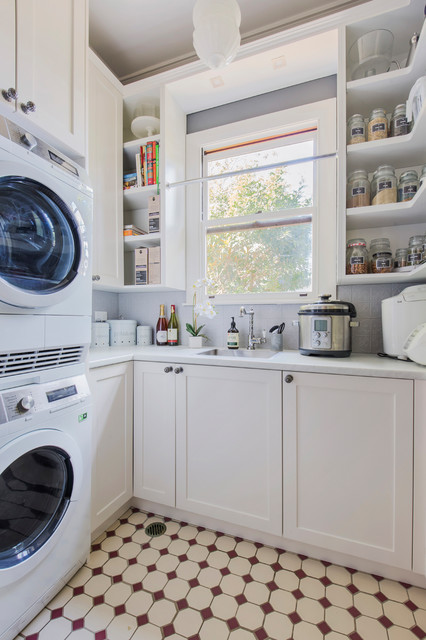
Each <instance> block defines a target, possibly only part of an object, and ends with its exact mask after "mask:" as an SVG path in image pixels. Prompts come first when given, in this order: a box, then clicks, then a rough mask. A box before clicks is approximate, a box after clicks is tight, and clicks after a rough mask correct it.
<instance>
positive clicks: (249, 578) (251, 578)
mask: <svg viewBox="0 0 426 640" xmlns="http://www.w3.org/2000/svg"><path fill="white" fill-rule="evenodd" d="M242 578H243V580H244V582H245V583H246V584H248V583H249V582H254V578H253V576H251V575H250V574H249V573H246V575H245V576H242ZM269 584H272V582H270V583H269ZM274 584H275V583H274ZM266 586H268V585H266ZM277 589H278V587H277Z"/></svg>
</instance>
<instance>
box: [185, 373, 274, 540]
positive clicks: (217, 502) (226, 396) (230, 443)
mask: <svg viewBox="0 0 426 640" xmlns="http://www.w3.org/2000/svg"><path fill="white" fill-rule="evenodd" d="M182 368H183V371H182V372H181V373H180V374H179V375H177V376H176V460H177V469H176V479H177V487H176V506H177V507H179V508H182V509H186V510H188V511H192V512H194V513H198V514H201V515H205V516H210V517H213V518H219V519H221V520H224V521H226V522H230V523H234V524H237V525H243V526H247V527H251V528H253V529H257V530H258V531H267V532H269V533H274V534H281V531H282V498H281V495H282V493H281V487H282V464H281V388H280V387H281V373H280V372H278V371H266V370H261V369H239V368H234V367H216V366H210V367H208V366H191V365H182Z"/></svg>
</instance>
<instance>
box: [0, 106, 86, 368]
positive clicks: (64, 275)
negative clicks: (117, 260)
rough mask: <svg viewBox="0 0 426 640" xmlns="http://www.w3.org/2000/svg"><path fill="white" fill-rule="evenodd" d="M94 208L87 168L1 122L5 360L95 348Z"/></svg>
mask: <svg viewBox="0 0 426 640" xmlns="http://www.w3.org/2000/svg"><path fill="white" fill-rule="evenodd" d="M92 209H93V192H92V189H91V187H90V186H89V181H88V176H87V174H86V172H85V170H84V169H83V168H82V167H80V166H79V165H78V164H76V163H75V162H73V161H71V160H70V159H68V158H66V157H65V156H64V155H63V154H61V153H60V152H58V151H56V150H55V149H54V148H53V147H51V146H49V145H47V144H46V143H44V142H43V140H41V139H39V138H36V137H35V136H33V135H31V134H29V133H27V132H26V131H24V130H23V129H22V128H21V127H19V126H17V125H16V124H15V123H13V122H11V121H9V120H7V119H6V118H4V117H0V328H1V331H0V361H1V359H2V357H3V356H4V357H6V355H7V354H9V355H10V354H12V365H13V366H14V355H15V354H16V353H17V352H23V351H28V352H31V351H32V350H33V351H37V353H38V352H39V351H40V350H41V351H42V352H43V350H49V349H57V348H61V347H74V348H77V347H81V348H84V347H85V346H87V345H88V344H90V338H91V336H90V331H91V311H92V310H91V292H92V279H91V235H92ZM42 355H43V353H42ZM65 355H67V354H65ZM68 355H69V353H68ZM83 355H84V354H83ZM61 364H66V362H64V363H62V362H59V363H57V364H54V365H53V366H60V365H61ZM13 366H12V371H11V372H12V373H13ZM38 368H41V365H40V364H38ZM28 370H29V369H28ZM25 371H26V369H25V368H24V369H19V368H18V370H17V371H16V373H23V372H25ZM7 373H10V372H7ZM0 375H1V371H0Z"/></svg>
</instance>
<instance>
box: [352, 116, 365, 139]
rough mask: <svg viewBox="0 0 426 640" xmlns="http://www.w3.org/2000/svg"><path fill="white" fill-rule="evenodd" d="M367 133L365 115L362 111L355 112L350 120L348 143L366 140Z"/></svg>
mask: <svg viewBox="0 0 426 640" xmlns="http://www.w3.org/2000/svg"><path fill="white" fill-rule="evenodd" d="M365 133H366V131H365V121H364V116H362V115H361V114H360V113H355V114H354V115H353V116H351V117H350V118H349V120H348V144H357V143H358V142H365V140H366V137H365Z"/></svg>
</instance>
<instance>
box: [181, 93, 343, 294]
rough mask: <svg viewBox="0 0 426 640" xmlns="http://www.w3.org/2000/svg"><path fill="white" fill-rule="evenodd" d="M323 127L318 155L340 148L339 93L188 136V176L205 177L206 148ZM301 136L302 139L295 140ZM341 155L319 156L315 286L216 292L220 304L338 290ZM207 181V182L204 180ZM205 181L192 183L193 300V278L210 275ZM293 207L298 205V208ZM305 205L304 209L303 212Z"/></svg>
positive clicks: (190, 250)
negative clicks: (304, 289)
mask: <svg viewBox="0 0 426 640" xmlns="http://www.w3.org/2000/svg"><path fill="white" fill-rule="evenodd" d="M308 127H317V129H318V130H317V138H316V149H315V154H316V155H325V154H333V153H335V152H336V99H335V98H330V99H328V100H322V101H320V102H314V103H311V104H307V105H302V106H299V107H294V108H292V109H286V110H284V111H278V112H274V113H270V114H267V115H264V116H258V117H256V118H250V119H247V120H242V121H240V122H235V123H232V124H228V125H223V126H220V127H215V128H213V129H207V130H205V131H200V132H197V133H192V134H188V135H187V136H186V178H187V179H188V180H190V179H199V178H201V177H202V175H203V173H202V171H203V149H204V148H212V147H213V146H216V145H217V146H218V147H221V146H225V145H228V144H236V143H238V142H239V141H242V140H245V139H247V138H249V137H250V136H252V139H254V138H260V137H267V136H272V135H274V134H277V133H283V132H285V131H295V130H300V129H306V128H308ZM294 142H296V140H294ZM336 172H337V161H336V158H333V157H331V158H325V159H321V160H318V161H315V162H314V189H315V188H316V191H315V193H314V203H317V206H316V207H315V206H314V207H313V208H312V291H311V292H307V293H298V292H282V293H246V294H232V295H220V296H215V298H214V304H215V305H220V304H283V303H289V304H294V303H302V302H304V301H313V300H316V299H317V298H318V296H319V295H320V294H323V293H329V294H331V295H332V296H333V297H335V295H336V275H337V274H336V246H337V242H336V228H337V210H336V209H337V197H336V196H337V194H336V185H337V181H336ZM204 184H205V183H204ZM204 190H205V187H203V183H197V184H192V185H188V186H187V193H186V197H187V199H186V203H187V211H186V216H187V217H186V247H187V260H186V264H187V302H188V303H189V304H190V303H191V301H192V284H193V283H194V282H195V281H196V280H198V279H199V278H203V277H205V272H204V271H205V267H204V264H203V263H204V260H205V256H204V246H205V236H204V225H203V220H202V202H203V191H204ZM292 211H293V212H294V211H295V210H292ZM302 211H303V209H301V210H300V212H301V214H302Z"/></svg>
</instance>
